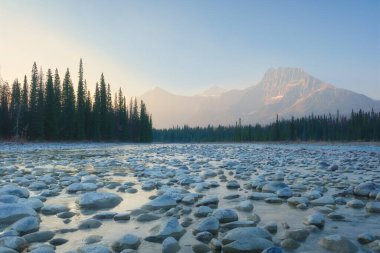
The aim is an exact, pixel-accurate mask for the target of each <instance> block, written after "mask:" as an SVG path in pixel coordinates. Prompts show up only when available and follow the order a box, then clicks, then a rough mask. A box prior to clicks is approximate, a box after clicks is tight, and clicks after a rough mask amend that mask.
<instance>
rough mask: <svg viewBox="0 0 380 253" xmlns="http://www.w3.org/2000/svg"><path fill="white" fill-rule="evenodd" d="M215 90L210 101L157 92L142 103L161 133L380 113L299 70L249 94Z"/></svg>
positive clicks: (278, 73)
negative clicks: (185, 128) (170, 129)
mask: <svg viewBox="0 0 380 253" xmlns="http://www.w3.org/2000/svg"><path fill="white" fill-rule="evenodd" d="M211 91H213V92H211V93H213V94H212V95H208V96H205V95H204V94H202V95H195V96H179V95H174V94H171V93H169V92H167V91H164V90H162V89H160V88H155V89H154V90H152V91H149V92H147V93H145V94H144V95H143V96H142V97H141V98H142V99H143V100H144V101H145V102H146V104H147V106H148V108H149V110H150V112H151V113H152V114H153V124H154V127H156V128H167V127H172V126H177V125H179V126H182V125H184V124H187V125H190V126H207V125H208V124H211V125H218V124H221V125H231V124H235V122H236V121H237V120H238V119H239V118H241V119H242V122H243V123H244V124H256V123H264V124H265V123H268V122H271V121H273V120H274V119H275V118H276V115H277V114H278V115H279V117H280V118H281V117H283V118H289V117H291V116H295V117H299V116H304V115H308V114H311V113H314V114H327V113H332V114H335V113H336V112H337V110H339V112H340V113H341V114H349V113H350V112H351V110H359V109H363V110H366V111H368V110H371V109H372V108H373V109H374V110H376V111H379V110H380V101H376V100H373V99H371V98H369V97H367V96H364V95H361V94H358V93H355V92H352V91H349V90H345V89H340V88H336V87H334V86H333V85H331V84H328V83H325V82H323V81H320V80H319V79H317V78H315V77H313V76H311V75H309V74H308V73H306V72H304V71H303V70H302V69H299V68H278V69H269V70H268V71H267V72H266V73H265V74H264V76H263V79H262V80H261V81H260V82H259V83H258V84H257V85H254V86H251V87H248V88H247V89H243V90H230V91H223V92H220V93H218V92H219V91H218V90H215V89H211ZM215 92H216V93H217V95H214V94H215ZM206 94H207V93H206ZM208 94H210V93H208Z"/></svg>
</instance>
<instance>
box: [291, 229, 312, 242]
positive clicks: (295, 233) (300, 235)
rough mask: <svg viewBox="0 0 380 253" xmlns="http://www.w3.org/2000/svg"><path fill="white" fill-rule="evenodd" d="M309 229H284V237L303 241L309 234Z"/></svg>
mask: <svg viewBox="0 0 380 253" xmlns="http://www.w3.org/2000/svg"><path fill="white" fill-rule="evenodd" d="M309 234H310V233H309V231H308V230H306V229H302V228H300V229H292V230H286V231H285V237H286V238H291V239H293V240H296V241H300V242H303V241H305V240H306V238H307V237H308V236H309Z"/></svg>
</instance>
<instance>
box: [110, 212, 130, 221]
mask: <svg viewBox="0 0 380 253" xmlns="http://www.w3.org/2000/svg"><path fill="white" fill-rule="evenodd" d="M113 219H114V220H115V221H126V220H130V219H131V215H130V214H129V213H118V214H116V215H115V216H114V217H113Z"/></svg>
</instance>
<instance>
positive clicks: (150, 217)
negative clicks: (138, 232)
mask: <svg viewBox="0 0 380 253" xmlns="http://www.w3.org/2000/svg"><path fill="white" fill-rule="evenodd" d="M160 218H161V216H160V215H158V214H154V213H143V214H140V215H139V216H138V217H137V218H136V220H137V221H139V222H148V221H154V220H158V219H160Z"/></svg>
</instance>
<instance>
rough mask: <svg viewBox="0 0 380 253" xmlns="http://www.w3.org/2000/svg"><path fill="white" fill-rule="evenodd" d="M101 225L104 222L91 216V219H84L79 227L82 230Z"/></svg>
mask: <svg viewBox="0 0 380 253" xmlns="http://www.w3.org/2000/svg"><path fill="white" fill-rule="evenodd" d="M101 225H102V223H101V222H100V221H98V220H95V219H92V218H90V219H86V220H82V221H81V222H80V223H79V224H78V229H81V230H84V229H94V228H98V227H100V226H101Z"/></svg>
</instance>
